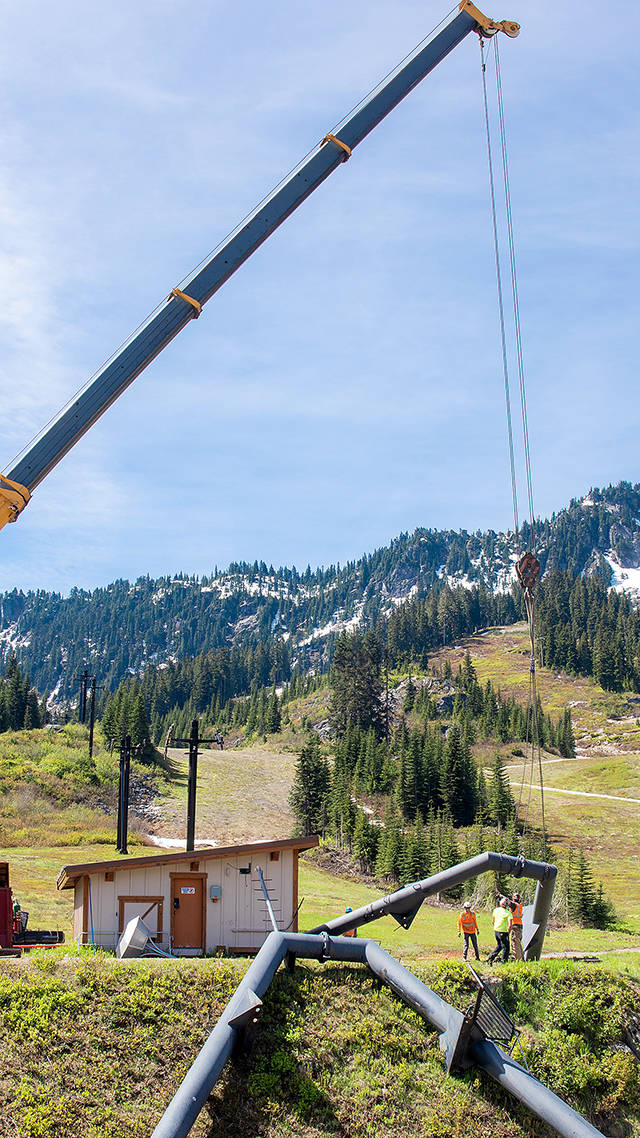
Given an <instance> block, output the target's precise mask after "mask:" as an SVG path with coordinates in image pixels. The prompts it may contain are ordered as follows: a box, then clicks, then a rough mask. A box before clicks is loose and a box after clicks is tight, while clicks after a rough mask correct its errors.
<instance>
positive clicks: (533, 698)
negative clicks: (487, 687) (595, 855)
mask: <svg viewBox="0 0 640 1138" xmlns="http://www.w3.org/2000/svg"><path fill="white" fill-rule="evenodd" d="M496 60H499V56H498V55H497V54H496ZM480 64H481V74H482V93H483V103H484V117H485V132H486V140H487V156H488V165H489V187H490V195H491V218H492V226H493V244H494V254H495V263H496V282H497V291H498V311H499V322H500V340H501V346H502V364H503V373H504V386H505V403H506V411H507V435H508V442H509V465H510V470H511V493H512V498H513V510H514V526H515V546H516V553H518V554H519V553H520V539H519V525H518V492H517V483H516V469H515V454H514V446H513V423H512V416H511V396H510V388H509V364H508V355H507V341H506V327H505V316H504V301H503V292H502V272H501V267H500V243H499V237H498V220H497V208H496V195H495V180H494V175H493V155H492V147H491V128H490V120H489V103H488V96H487V81H486V62H485V56H484V43H483V40H482V37H480ZM496 82H497V85H498V91H499V96H498V105H499V116H498V117H499V127H500V152H501V157H502V164H503V182H504V186H505V202H506V217H507V230H508V244H509V265H510V272H511V290H512V297H513V305H514V323H515V325H516V328H517V331H516V344H517V357H518V374H519V381H520V399H521V406H522V424H523V448H524V453H525V463H526V472H527V492H528V498H529V509H530V516H531V536H532V538H533V525H534V520H533V490H532V481H531V461H530V451H529V437H528V427H527V415H526V396H525V385H524V363H523V356H522V342H521V337H520V318H519V300H518V289H517V277H516V272H515V242H514V240H513V219H512V213H511V197H510V189H509V175H508V163H507V149H506V131H505V123H504V108H503V105H502V88H501V81H500V72H499V63H498V62H497V63H496ZM523 591H524V598H525V607H526V611H527V624H528V628H529V640H530V651H531V655H530V664H529V692H528V703H527V728H526V741H525V757H524V762H523V770H522V778H521V782H520V794H519V799H518V804H517V807H516V817H517V816H518V814H519V813H520V811H521V809H522V799H523V793H524V784H525V779H526V772H527V765H528V759H529V755H528V753H527V752H528V751H529V744H530V746H531V750H530V756H531V769H530V776H529V793H528V798H527V805H526V808H525V813H524V819H523V823H522V834H521V839H520V844H521V847H522V845H523V843H524V838H525V835H526V828H527V824H528V820H529V811H530V805H531V797H532V791H533V771H534V765H535V756H536V753H537V757H538V770H539V775H540V804H541V822H542V854H543V857H544V856H545V854H546V827H545V816H544V787H543V779H542V756H541V748H540V722H539V717H538V695H537V687H536V675H535V621H534V612H535V600H534V596H533V590H532V588H531V587H529V586H523ZM530 726H531V738H530V739H529V728H530Z"/></svg>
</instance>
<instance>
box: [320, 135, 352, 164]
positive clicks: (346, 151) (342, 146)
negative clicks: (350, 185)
mask: <svg viewBox="0 0 640 1138" xmlns="http://www.w3.org/2000/svg"><path fill="white" fill-rule="evenodd" d="M322 142H323V143H325V142H335V144H336V146H339V147H340V149H341V150H344V158H343V159H342V161H343V162H346V161H347V160H348V159H349V158H350V157H351V147H350V146H347V144H346V142H342V140H341V139H339V138H336V136H335V134H325V136H324V138H323V139H322Z"/></svg>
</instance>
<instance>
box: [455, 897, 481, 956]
mask: <svg viewBox="0 0 640 1138" xmlns="http://www.w3.org/2000/svg"><path fill="white" fill-rule="evenodd" d="M462 933H464V949H463V952H462V959H463V960H466V959H467V953H468V951H469V941H471V944H472V945H473V951H474V952H475V954H476V960H479V959H480V953H479V952H478V922H477V920H476V915H475V913H474V911H473V909H472V908H471V902H470V901H465V903H464V908H463V910H462V912H461V914H460V916H459V917H458V936H460V935H461V934H462Z"/></svg>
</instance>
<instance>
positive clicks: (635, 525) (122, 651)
mask: <svg viewBox="0 0 640 1138" xmlns="http://www.w3.org/2000/svg"><path fill="white" fill-rule="evenodd" d="M531 538H532V534H531V527H530V526H529V525H528V524H526V523H525V525H524V526H523V527H522V528H521V531H520V545H519V547H518V546H517V544H516V541H515V538H514V534H513V532H510V531H507V532H505V533H500V532H496V531H494V530H487V531H485V532H484V533H482V532H480V531H477V532H476V533H470V532H469V531H467V530H459V531H453V530H434V529H427V528H424V527H420V528H418V529H416V530H415V531H414V532H413V533H411V534H409V533H401V534H400V535H398V536H397V537H395V538H393V539H392V540H391V542H390V543H389V545H387V546H384V547H381V548H379V549H377V550H375V551H374V552H373V553H370V554H364V555H363V556H362V557H361V558H359V559H358V560H356V561H349V562H347V564H346V565H344V566H342V567H340V565H337V566H330V567H329V568H328V569H325V568H319V569H316V570H311V568H310V567H307V569H306V570H305V571H304V572H303V573H300V572H298V570H296V569H295V568H286V567H284V568H282V567H281V568H278V569H274V568H273V566H267V565H266V564H265V563H264V562H257V561H255V562H254V563H253V564H248V563H246V562H240V563H238V562H232V563H231V564H230V566H229V567H228V569H226V570H224V571H216V572H215V573H214V574H212V575H210V576H204V577H197V576H188V575H186V574H184V573H180V574H177V575H175V576H173V577H168V576H166V577H160V578H156V579H152V578H150V577H148V576H146V577H140V578H138V580H137V581H135V582H133V583H131V582H129V581H125V580H122V579H121V580H117V581H114V582H112V583H111V584H109V585H107V586H104V587H101V588H98V589H94V590H84V589H80V588H73V589H72V590H71V592H70V594H69V596H68V597H64V596H62V595H61V594H59V593H50V592H47V591H46V590H37V591H31V592H27V593H23V592H22V591H21V590H17V589H14V590H12V591H10V592H5V593H3V594H1V595H0V661H6V660H7V659H8V658H9V656H10V655H11V654H12V653H15V655H16V656H17V658H18V661H19V663H20V664H21V666H22V667H23V669H25V670H27V671H28V672H29V675H30V678H31V681H32V683H34V684H35V686H36V687H37V688H38V690H39V691H41V692H42V691H44V690H48V691H50V692H53V693H54V694H55V695H56V696H57V697H59V698H60V699H68V698H69V697H70V696H71V694H72V693H75V690H76V686H77V685H76V681H75V679H74V677H75V675H76V674H77V673H78V671H80V670H82V669H83V668H84V666H85V663H87V664H88V665H89V667H90V668H91V669H92V670H93V671H95V672H96V674H97V675H98V676H99V677H100V679H101V682H104V683H105V685H106V686H107V687H108V688H113V687H115V686H117V684H118V683H119V682H120V681H121V680H122V679H123V678H125V677H126V676H128V675H135V674H138V673H139V672H141V671H142V670H143V669H144V668H145V667H148V666H150V665H151V666H162V665H163V664H166V663H167V662H170V661H176V660H179V659H182V658H184V657H186V656H194V655H197V654H199V653H202V652H209V651H214V650H217V649H220V648H224V647H227V648H230V649H232V648H233V647H234V646H244V647H246V646H251V645H253V646H257V645H258V644H264V643H266V642H269V643H272V642H274V641H276V642H277V643H278V645H279V648H280V650H281V651H282V652H283V653H286V654H287V655H288V656H289V657H290V659H291V662H292V664H295V663H299V664H300V665H301V666H303V667H307V668H308V667H312V666H321V665H322V663H323V662H324V663H325V664H326V662H327V659H328V653H329V652H330V647H331V644H332V643H333V640H334V639H335V636H336V635H337V634H338V633H339V632H341V631H343V630H345V629H352V628H356V627H361V628H370V627H374V626H375V624H376V622H377V621H378V619H379V618H380V617H385V616H388V615H389V614H390V613H391V612H392V611H393V610H394V609H395V608H397V607H398V606H399V605H401V604H403V603H404V602H406V601H408V600H410V599H413V598H414V597H417V596H424V595H426V594H427V593H428V592H429V591H430V590H431V589H433V588H436V589H438V590H442V589H445V588H447V587H448V588H457V587H462V588H465V589H469V590H473V589H476V590H479V591H486V592H489V593H493V594H494V595H496V596H498V597H499V596H500V595H503V596H504V598H505V615H506V614H507V601H508V599H509V598H510V590H511V586H512V584H513V583H514V580H515V573H514V563H515V561H516V560H517V557H518V548H520V549H521V548H528V547H529V546H530V544H531ZM533 547H534V548H535V550H536V553H537V555H538V557H539V559H540V563H541V570H542V574H543V575H544V574H545V573H548V572H550V571H551V570H554V569H560V570H567V571H569V572H570V573H572V574H573V575H575V576H579V575H586V576H595V577H598V578H599V579H600V580H601V581H603V583H604V584H606V585H607V586H608V587H610V588H613V589H615V590H616V591H618V592H624V593H627V594H629V595H630V597H631V599H632V600H633V602H634V603H635V604H637V603H638V602H639V601H640V484H631V483H629V482H620V483H618V484H617V485H615V486H608V487H606V488H605V489H604V490H600V489H597V488H593V489H591V490H590V491H589V492H588V493H587V494H586V495H584V496H583V497H582V498H578V499H572V501H571V502H570V504H569V506H568V507H566V508H565V509H564V510H561V511H559V512H557V513H554V514H553V515H552V516H551V518H549V519H545V520H543V521H540V522H537V523H536V526H535V534H534V541H533Z"/></svg>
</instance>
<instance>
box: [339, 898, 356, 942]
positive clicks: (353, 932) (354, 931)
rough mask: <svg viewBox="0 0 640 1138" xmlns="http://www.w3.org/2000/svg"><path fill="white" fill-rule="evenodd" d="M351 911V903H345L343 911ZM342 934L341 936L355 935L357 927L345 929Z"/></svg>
mask: <svg viewBox="0 0 640 1138" xmlns="http://www.w3.org/2000/svg"><path fill="white" fill-rule="evenodd" d="M352 912H353V909H352V908H351V905H347V907H346V909H345V913H352ZM342 935H343V936H357V935H358V932H357V929H347V931H346V932H344V933H343V934H342Z"/></svg>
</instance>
